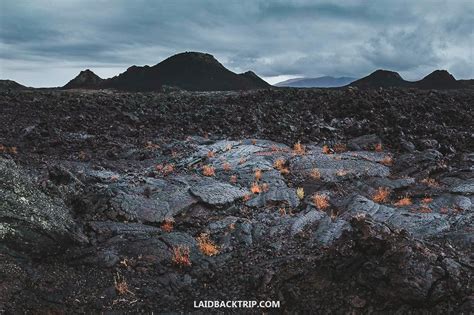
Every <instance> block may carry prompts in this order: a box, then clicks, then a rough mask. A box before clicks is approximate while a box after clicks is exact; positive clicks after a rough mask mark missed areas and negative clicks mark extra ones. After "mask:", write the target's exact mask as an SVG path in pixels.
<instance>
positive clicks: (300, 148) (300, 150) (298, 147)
mask: <svg viewBox="0 0 474 315" xmlns="http://www.w3.org/2000/svg"><path fill="white" fill-rule="evenodd" d="M305 153H306V148H305V146H304V145H302V144H301V142H300V141H298V142H296V143H295V145H294V146H293V154H296V155H304V154H305Z"/></svg>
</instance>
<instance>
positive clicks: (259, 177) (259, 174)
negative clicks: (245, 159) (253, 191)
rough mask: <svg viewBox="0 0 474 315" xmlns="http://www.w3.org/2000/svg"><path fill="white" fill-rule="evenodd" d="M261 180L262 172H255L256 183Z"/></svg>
mask: <svg viewBox="0 0 474 315" xmlns="http://www.w3.org/2000/svg"><path fill="white" fill-rule="evenodd" d="M261 178H262V171H261V170H259V169H256V170H255V180H256V181H257V182H258V181H259V180H260V179H261Z"/></svg>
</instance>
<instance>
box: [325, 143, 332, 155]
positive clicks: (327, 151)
mask: <svg viewBox="0 0 474 315" xmlns="http://www.w3.org/2000/svg"><path fill="white" fill-rule="evenodd" d="M323 153H324V154H330V153H331V150H330V149H329V147H328V146H327V145H323Z"/></svg>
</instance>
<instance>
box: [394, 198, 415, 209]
mask: <svg viewBox="0 0 474 315" xmlns="http://www.w3.org/2000/svg"><path fill="white" fill-rule="evenodd" d="M411 204H412V201H411V198H410V197H408V196H405V197H403V198H400V199H399V200H398V201H397V202H395V203H394V205H395V206H397V207H406V206H410V205H411Z"/></svg>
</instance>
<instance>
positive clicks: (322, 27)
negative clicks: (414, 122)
mask: <svg viewBox="0 0 474 315" xmlns="http://www.w3.org/2000/svg"><path fill="white" fill-rule="evenodd" d="M473 17H474V5H473V4H472V3H471V1H470V0H469V1H467V0H457V1H449V2H448V1H428V0H420V1H355V0H354V1H344V2H341V1H306V0H292V1H263V0H240V1H227V2H225V3H224V2H222V1H218V0H203V1H151V0H137V1H133V2H132V1H125V0H117V1H113V0H99V1H97V0H96V1H92V0H82V1H79V0H69V1H59V0H38V1H34V2H32V1H18V0H16V1H13V0H2V1H1V3H0V73H1V76H0V79H11V80H15V81H17V82H19V83H21V84H24V85H28V86H34V87H40V86H41V87H48V86H62V85H64V84H65V83H67V82H68V81H69V80H70V79H72V78H73V77H74V76H76V75H77V74H78V73H79V71H81V70H84V69H87V68H89V69H91V70H92V71H94V72H95V73H96V74H98V75H99V76H101V77H103V78H108V77H112V76H114V75H117V74H119V73H121V72H123V71H125V70H126V69H127V68H128V67H129V66H131V65H146V64H147V65H154V64H157V63H158V62H160V61H162V60H164V59H166V58H167V57H169V56H171V55H173V54H176V53H179V52H183V51H201V52H206V53H210V54H212V55H214V56H215V57H216V59H217V60H219V61H220V62H221V63H222V64H223V65H224V66H226V67H227V68H228V69H230V70H232V71H235V72H238V73H240V72H244V71H247V70H252V71H254V72H256V73H257V74H258V75H260V76H261V77H263V78H264V79H266V80H267V81H269V82H270V83H276V82H278V81H283V80H286V79H289V78H294V77H317V76H323V75H330V76H337V77H338V76H351V77H361V76H365V75H367V74H368V73H370V72H372V71H374V70H375V69H380V68H382V69H388V70H393V71H397V72H399V73H400V74H401V75H402V76H403V77H404V78H405V79H407V80H417V79H420V78H422V77H423V76H425V75H427V74H429V73H430V72H432V71H433V70H435V69H446V70H448V71H449V72H450V73H452V74H453V75H454V76H455V77H456V78H457V79H468V78H474V67H473V64H474V60H473V46H474V31H473V29H474V27H473V25H474V21H473V19H474V18H473Z"/></svg>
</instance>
